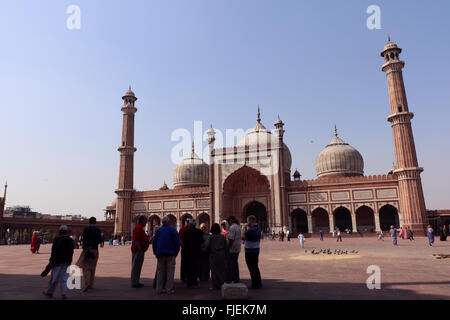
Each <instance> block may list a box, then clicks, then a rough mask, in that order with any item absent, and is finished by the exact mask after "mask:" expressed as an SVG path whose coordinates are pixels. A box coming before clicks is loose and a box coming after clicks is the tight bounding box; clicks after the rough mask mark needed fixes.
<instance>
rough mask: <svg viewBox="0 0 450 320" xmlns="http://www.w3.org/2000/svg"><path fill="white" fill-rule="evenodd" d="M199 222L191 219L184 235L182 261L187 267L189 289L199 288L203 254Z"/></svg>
mask: <svg viewBox="0 0 450 320" xmlns="http://www.w3.org/2000/svg"><path fill="white" fill-rule="evenodd" d="M196 225H197V222H196V221H195V220H194V219H189V227H188V229H187V230H186V231H185V232H184V235H183V247H182V249H181V255H182V259H183V260H184V263H185V267H186V270H185V272H186V283H187V286H188V288H192V287H196V286H198V281H197V279H198V261H199V259H200V256H201V253H202V248H201V246H202V243H203V232H202V231H201V230H200V229H197V228H196Z"/></svg>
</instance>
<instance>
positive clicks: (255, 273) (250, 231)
mask: <svg viewBox="0 0 450 320" xmlns="http://www.w3.org/2000/svg"><path fill="white" fill-rule="evenodd" d="M288 232H289V231H288ZM244 240H245V242H244V250H245V262H246V263H247V267H248V271H249V272H250V278H251V279H252V289H259V288H261V287H262V282H261V273H260V271H259V267H258V262H259V250H260V244H261V228H260V227H259V226H258V224H257V223H256V217H255V216H253V215H250V216H248V217H247V231H245V233H244Z"/></svg>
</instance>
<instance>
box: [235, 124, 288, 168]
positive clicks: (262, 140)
mask: <svg viewBox="0 0 450 320" xmlns="http://www.w3.org/2000/svg"><path fill="white" fill-rule="evenodd" d="M270 142H273V143H278V138H277V137H276V136H274V135H273V134H272V133H271V132H270V131H267V129H266V128H265V127H264V126H263V125H262V123H261V122H260V119H259V118H258V122H257V123H256V125H255V126H254V127H253V129H252V130H251V131H250V132H249V133H248V134H247V135H246V136H245V137H244V138H242V139H241V140H239V142H238V143H237V144H236V146H237V147H246V146H248V147H251V146H253V147H255V146H256V145H260V146H264V145H267V144H268V143H270ZM283 146H284V153H283V155H284V170H285V172H290V171H291V166H292V156H291V151H290V150H289V148H288V146H287V145H286V144H285V143H283ZM251 149H252V148H250V150H251Z"/></svg>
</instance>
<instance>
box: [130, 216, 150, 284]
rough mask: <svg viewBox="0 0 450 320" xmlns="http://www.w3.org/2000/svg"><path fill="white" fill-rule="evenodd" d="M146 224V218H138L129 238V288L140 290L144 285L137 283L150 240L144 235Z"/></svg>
mask: <svg viewBox="0 0 450 320" xmlns="http://www.w3.org/2000/svg"><path fill="white" fill-rule="evenodd" d="M146 224H147V217H146V216H139V218H138V221H137V224H136V226H135V227H134V229H133V237H132V238H131V287H132V288H142V287H143V286H144V285H143V284H142V283H140V282H139V280H140V278H141V270H142V264H143V263H144V255H145V252H146V251H147V250H148V247H149V246H150V240H149V239H148V237H147V235H146V233H145V230H144V228H145V225H146Z"/></svg>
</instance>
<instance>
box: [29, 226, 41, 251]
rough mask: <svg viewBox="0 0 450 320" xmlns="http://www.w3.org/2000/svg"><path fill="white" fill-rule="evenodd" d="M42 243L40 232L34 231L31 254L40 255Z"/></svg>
mask: <svg viewBox="0 0 450 320" xmlns="http://www.w3.org/2000/svg"><path fill="white" fill-rule="evenodd" d="M40 243H41V239H40V237H39V231H34V232H33V236H32V237H31V253H33V254H35V253H36V254H39V247H40V246H39V245H40Z"/></svg>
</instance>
